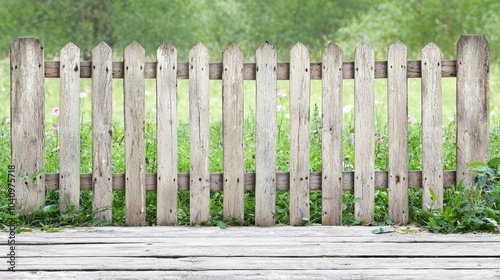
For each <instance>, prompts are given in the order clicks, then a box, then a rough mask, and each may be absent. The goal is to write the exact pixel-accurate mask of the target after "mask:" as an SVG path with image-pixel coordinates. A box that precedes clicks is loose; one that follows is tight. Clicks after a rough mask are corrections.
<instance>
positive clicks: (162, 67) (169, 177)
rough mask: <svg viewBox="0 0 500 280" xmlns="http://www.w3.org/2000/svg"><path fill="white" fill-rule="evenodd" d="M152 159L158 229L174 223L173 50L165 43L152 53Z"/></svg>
mask: <svg viewBox="0 0 500 280" xmlns="http://www.w3.org/2000/svg"><path fill="white" fill-rule="evenodd" d="M156 61H157V64H156V139H157V140H156V141H157V144H156V156H157V162H158V164H157V166H158V173H157V194H158V198H157V206H156V209H157V212H156V223H157V224H158V225H159V226H167V225H172V226H173V225H175V224H176V223H177V189H178V188H177V184H178V182H177V158H178V155H177V152H178V149H177V50H176V49H175V47H174V46H173V45H171V44H170V43H168V42H165V43H163V44H162V45H161V46H160V47H159V48H158V50H157V51H156Z"/></svg>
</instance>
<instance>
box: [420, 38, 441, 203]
mask: <svg viewBox="0 0 500 280" xmlns="http://www.w3.org/2000/svg"><path fill="white" fill-rule="evenodd" d="M440 67H441V50H440V49H439V48H438V47H437V46H436V45H434V44H433V43H429V44H428V45H427V46H426V47H425V48H423V49H422V177H423V180H422V188H423V191H422V203H423V207H424V209H427V208H429V207H431V208H443V179H442V177H443V143H442V138H443V128H442V125H443V124H442V123H443V121H442V97H441V95H442V92H441V71H440ZM431 191H432V193H433V194H434V195H435V196H436V198H437V200H436V201H434V200H435V199H433V197H432V196H433V195H432V194H431Z"/></svg>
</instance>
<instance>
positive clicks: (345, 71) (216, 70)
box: [44, 60, 457, 80]
mask: <svg viewBox="0 0 500 280" xmlns="http://www.w3.org/2000/svg"><path fill="white" fill-rule="evenodd" d="M441 63H442V64H441V77H443V78H455V77H456V76H457V61H456V60H443V61H442V62H441ZM60 65H61V63H60V62H59V61H45V72H44V75H45V78H59V77H60ZM123 65H124V63H123V62H122V61H114V62H113V63H112V77H113V79H123V73H124V67H123ZM255 65H256V64H255V63H244V64H243V79H244V80H255V78H256V74H255V73H256V66H255ZM421 65H422V61H420V60H409V61H408V62H407V75H408V78H420V77H422V66H421ZM156 66H157V63H156V62H146V63H145V65H144V75H145V78H146V79H156ZM209 69H210V70H209V79H210V80H222V73H223V70H224V67H223V65H222V63H218V62H217V63H209ZM310 69H311V80H321V78H322V63H320V62H318V63H311V66H310ZM354 70H355V66H354V62H343V63H342V78H343V79H354ZM276 72H277V79H278V80H290V63H277V68H276ZM91 77H92V61H80V78H91ZM384 78H387V61H376V62H375V79H384ZM177 79H189V63H187V62H179V63H177Z"/></svg>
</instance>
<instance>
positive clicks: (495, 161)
mask: <svg viewBox="0 0 500 280" xmlns="http://www.w3.org/2000/svg"><path fill="white" fill-rule="evenodd" d="M499 165H500V157H497V158H494V159H491V160H490V161H488V166H489V167H491V168H495V167H497V166H499Z"/></svg>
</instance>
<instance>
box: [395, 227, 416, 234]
mask: <svg viewBox="0 0 500 280" xmlns="http://www.w3.org/2000/svg"><path fill="white" fill-rule="evenodd" d="M397 232H402V233H412V232H413V230H412V229H409V228H398V229H397Z"/></svg>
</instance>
